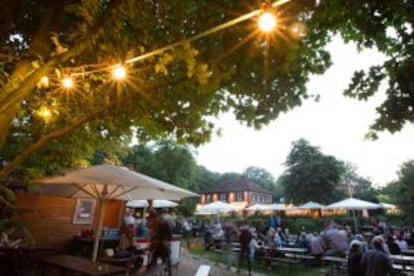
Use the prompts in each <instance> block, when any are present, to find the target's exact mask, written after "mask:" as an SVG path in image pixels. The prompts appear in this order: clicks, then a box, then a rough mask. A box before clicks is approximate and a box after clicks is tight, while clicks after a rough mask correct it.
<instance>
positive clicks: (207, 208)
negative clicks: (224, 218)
mask: <svg viewBox="0 0 414 276" xmlns="http://www.w3.org/2000/svg"><path fill="white" fill-rule="evenodd" d="M236 210H237V208H235V207H234V206H232V205H230V204H228V203H225V202H223V201H214V202H212V203H209V204H206V205H203V206H199V207H198V208H197V210H196V211H197V212H201V213H208V212H211V213H214V212H215V213H221V212H230V211H236Z"/></svg>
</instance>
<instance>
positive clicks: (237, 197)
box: [236, 192, 243, 201]
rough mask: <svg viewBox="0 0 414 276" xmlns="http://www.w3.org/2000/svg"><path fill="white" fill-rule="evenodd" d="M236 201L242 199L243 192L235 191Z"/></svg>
mask: <svg viewBox="0 0 414 276" xmlns="http://www.w3.org/2000/svg"><path fill="white" fill-rule="evenodd" d="M236 201H243V192H237V193H236Z"/></svg>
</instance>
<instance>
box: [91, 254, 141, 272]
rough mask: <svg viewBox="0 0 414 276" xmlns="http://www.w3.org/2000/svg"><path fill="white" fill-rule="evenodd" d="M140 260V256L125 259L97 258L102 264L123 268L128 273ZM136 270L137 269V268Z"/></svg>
mask: <svg viewBox="0 0 414 276" xmlns="http://www.w3.org/2000/svg"><path fill="white" fill-rule="evenodd" d="M140 258H142V256H141V255H133V256H131V257H126V258H115V257H102V258H99V261H100V262H103V263H109V264H113V265H118V266H123V267H124V268H125V269H126V270H127V271H129V270H130V269H131V268H132V267H133V265H134V264H135V263H136V262H137V260H138V259H140ZM137 269H139V267H138V268H137Z"/></svg>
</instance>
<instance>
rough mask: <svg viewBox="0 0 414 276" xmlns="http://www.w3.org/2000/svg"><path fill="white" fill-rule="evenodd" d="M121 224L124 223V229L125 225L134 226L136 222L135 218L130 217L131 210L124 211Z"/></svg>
mask: <svg viewBox="0 0 414 276" xmlns="http://www.w3.org/2000/svg"><path fill="white" fill-rule="evenodd" d="M122 221H123V223H124V225H123V226H124V227H125V226H127V225H135V224H136V220H135V217H134V216H133V215H132V210H131V209H130V208H126V209H125V214H124V217H123V219H122Z"/></svg>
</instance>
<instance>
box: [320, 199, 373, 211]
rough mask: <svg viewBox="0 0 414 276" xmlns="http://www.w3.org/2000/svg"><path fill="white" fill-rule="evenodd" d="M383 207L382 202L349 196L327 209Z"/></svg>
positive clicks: (371, 208) (370, 208)
mask: <svg viewBox="0 0 414 276" xmlns="http://www.w3.org/2000/svg"><path fill="white" fill-rule="evenodd" d="M379 208H381V205H380V204H377V203H372V202H369V201H364V200H361V199H356V198H353V197H351V198H347V199H344V200H341V201H338V202H335V203H332V204H329V205H328V206H326V209H328V210H329V209H344V210H373V209H379Z"/></svg>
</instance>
